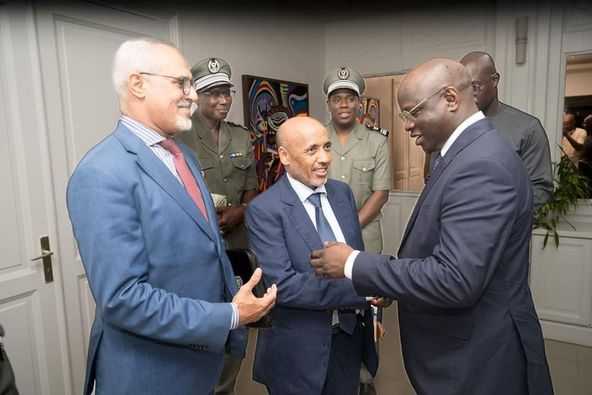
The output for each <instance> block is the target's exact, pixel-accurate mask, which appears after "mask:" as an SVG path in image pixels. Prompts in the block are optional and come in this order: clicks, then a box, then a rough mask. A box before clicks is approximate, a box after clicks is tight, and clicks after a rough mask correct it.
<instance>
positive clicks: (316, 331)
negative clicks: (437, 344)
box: [246, 117, 378, 395]
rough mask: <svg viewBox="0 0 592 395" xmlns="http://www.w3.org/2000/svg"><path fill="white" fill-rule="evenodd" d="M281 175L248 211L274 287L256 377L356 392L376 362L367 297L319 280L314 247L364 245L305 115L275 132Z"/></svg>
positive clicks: (324, 140) (287, 392) (318, 127)
mask: <svg viewBox="0 0 592 395" xmlns="http://www.w3.org/2000/svg"><path fill="white" fill-rule="evenodd" d="M277 143H278V154H279V157H280V160H281V162H282V164H283V165H284V167H285V169H286V172H287V175H286V176H284V177H283V178H281V179H280V180H279V181H278V182H277V183H276V184H274V185H273V186H272V187H271V188H269V189H268V190H267V191H265V192H264V193H263V194H261V195H259V196H258V197H257V198H255V199H254V200H253V201H252V202H251V203H250V204H249V205H248V207H247V216H246V218H247V227H248V229H249V232H250V240H251V248H252V249H253V250H254V251H255V252H256V253H257V255H258V257H259V261H260V264H261V267H262V268H263V273H264V275H263V278H264V280H265V282H266V283H268V284H271V283H275V284H277V286H278V301H277V305H276V307H275V309H274V310H273V311H272V317H273V321H274V326H273V327H272V328H271V329H264V330H259V337H258V341H257V351H256V354H255V364H254V369H253V378H254V379H255V380H256V381H258V382H260V383H262V384H265V385H266V386H267V389H268V391H269V393H270V394H272V395H276V394H277V395H291V394H293V395H302V394H307V395H315V394H316V395H320V394H326V395H357V391H358V386H359V379H360V366H361V363H362V361H364V363H365V364H366V366H367V367H368V369H369V370H370V372H371V373H372V374H375V373H376V369H377V367H378V358H377V355H376V349H375V347H374V336H373V326H372V312H371V309H370V307H369V304H368V301H367V298H365V297H360V296H358V295H357V294H356V292H355V290H354V287H353V286H352V283H351V282H350V281H349V280H338V281H329V280H325V279H322V278H317V277H316V276H315V274H314V272H313V270H312V269H311V267H310V266H309V261H310V253H311V251H313V250H316V249H319V248H322V247H323V241H327V240H338V241H343V242H347V243H348V244H351V245H353V246H355V248H357V249H363V248H364V243H363V241H362V233H361V230H360V223H359V220H358V213H357V209H356V203H355V201H354V197H353V194H352V191H351V189H350V188H349V187H348V186H347V184H345V183H342V182H341V181H336V180H330V179H327V176H328V169H329V165H330V164H331V141H330V140H329V135H328V133H327V129H325V127H324V126H323V125H322V124H321V123H319V122H318V121H316V120H314V119H312V118H308V117H296V118H292V119H290V120H288V121H286V122H285V123H284V124H282V126H281V127H280V128H279V130H278V133H277Z"/></svg>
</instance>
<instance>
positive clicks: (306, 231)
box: [278, 177, 323, 250]
mask: <svg viewBox="0 0 592 395" xmlns="http://www.w3.org/2000/svg"><path fill="white" fill-rule="evenodd" d="M278 182H280V183H282V184H281V186H282V189H281V193H280V199H281V200H282V203H283V204H284V210H285V211H286V214H287V215H288V218H289V220H290V221H291V222H292V225H294V228H295V229H296V231H297V232H298V233H299V234H300V236H302V238H303V239H304V241H305V242H306V244H307V245H308V247H309V248H310V249H311V250H320V249H322V248H323V243H322V241H321V238H320V237H319V234H318V233H317V229H316V228H315V226H314V224H313V223H312V221H311V220H310V217H309V216H308V213H307V212H306V209H305V208H304V205H303V204H302V202H301V201H300V199H298V195H297V194H296V192H295V191H294V189H293V188H292V185H290V181H288V177H282V178H280V180H279V181H278Z"/></svg>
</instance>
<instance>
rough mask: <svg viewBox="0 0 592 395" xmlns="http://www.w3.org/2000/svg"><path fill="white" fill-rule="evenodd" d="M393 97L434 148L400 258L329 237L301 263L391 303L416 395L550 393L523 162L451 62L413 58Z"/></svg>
mask: <svg viewBox="0 0 592 395" xmlns="http://www.w3.org/2000/svg"><path fill="white" fill-rule="evenodd" d="M397 100H398V103H399V106H400V108H401V109H402V113H401V115H400V116H401V118H402V119H403V120H404V121H405V130H407V131H408V132H409V133H410V134H411V137H414V138H415V139H416V140H415V143H416V144H417V145H420V146H421V147H422V148H423V150H424V151H426V152H428V153H432V152H433V153H435V155H434V158H435V159H434V166H435V168H434V169H433V170H432V172H431V173H430V178H429V180H428V181H427V183H426V185H425V187H424V189H423V191H422V193H421V195H420V197H419V200H418V202H417V204H416V206H415V209H414V211H413V213H412V215H411V218H410V220H409V223H408V225H407V229H406V231H405V234H404V236H403V240H402V242H401V247H400V250H399V254H398V259H397V258H393V257H391V256H387V255H380V254H369V253H364V252H359V253H358V252H357V251H352V248H351V247H348V246H345V245H343V244H335V243H333V244H331V245H330V246H329V247H328V248H327V249H326V250H319V251H315V252H314V253H313V254H312V257H311V265H312V266H313V267H314V268H315V271H316V273H317V275H319V276H321V277H323V278H328V277H331V278H343V277H344V276H345V277H348V278H350V279H352V281H353V285H354V287H355V288H356V291H357V292H358V293H359V294H362V295H365V294H380V295H384V296H387V297H389V298H393V299H397V300H398V301H399V322H400V327H401V341H402V349H403V358H404V361H405V367H406V370H407V373H408V374H409V378H410V379H411V382H412V384H413V387H414V388H415V390H416V391H417V393H418V394H419V395H424V394H438V395H449V394H471V395H472V394H479V395H487V394H491V395H494V394H495V395H497V394H512V395H514V394H536V395H541V394H551V393H553V387H552V384H551V378H550V375H549V369H548V365H547V360H546V357H545V350H544V343H543V336H542V332H541V327H540V324H539V322H538V317H537V315H536V312H535V309H534V305H533V301H532V296H531V294H530V290H529V288H528V283H527V276H528V256H529V243H530V235H531V226H532V207H533V196H532V188H531V184H530V181H529V178H528V174H527V172H526V170H525V168H524V165H523V164H522V162H521V160H520V158H519V157H518V155H517V154H516V153H515V152H514V150H513V149H512V147H511V146H509V145H508V144H507V143H506V142H505V141H504V140H503V138H502V137H501V136H500V135H499V134H498V133H497V132H496V131H495V129H494V128H493V126H492V125H491V122H490V121H489V120H488V119H486V118H485V117H484V115H483V114H482V113H481V112H480V111H478V110H477V108H476V105H475V100H474V97H473V92H472V89H471V78H470V76H469V74H468V72H467V70H466V69H465V68H464V67H463V65H461V64H460V63H457V62H455V61H453V60H450V59H431V60H429V61H427V62H425V63H423V64H421V65H419V66H418V67H417V68H415V69H414V70H412V71H411V72H410V73H409V74H408V75H407V76H406V77H405V78H404V79H403V81H402V82H401V85H400V87H399V91H398V93H397ZM354 249H355V247H354ZM338 281H343V280H338Z"/></svg>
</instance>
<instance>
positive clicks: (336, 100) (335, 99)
mask: <svg viewBox="0 0 592 395" xmlns="http://www.w3.org/2000/svg"><path fill="white" fill-rule="evenodd" d="M356 100H358V96H353V95H352V96H339V95H334V96H331V97H330V98H329V101H330V102H331V103H333V104H341V103H347V104H354V103H355V102H356Z"/></svg>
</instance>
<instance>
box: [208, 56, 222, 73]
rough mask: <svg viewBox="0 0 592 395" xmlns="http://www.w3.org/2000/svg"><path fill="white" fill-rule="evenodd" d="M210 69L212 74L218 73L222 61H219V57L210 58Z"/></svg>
mask: <svg viewBox="0 0 592 395" xmlns="http://www.w3.org/2000/svg"><path fill="white" fill-rule="evenodd" d="M208 70H209V71H210V73H212V74H214V73H217V72H218V71H219V70H220V63H219V62H218V59H214V58H212V59H210V61H209V62H208Z"/></svg>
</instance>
